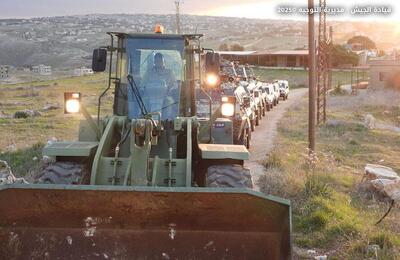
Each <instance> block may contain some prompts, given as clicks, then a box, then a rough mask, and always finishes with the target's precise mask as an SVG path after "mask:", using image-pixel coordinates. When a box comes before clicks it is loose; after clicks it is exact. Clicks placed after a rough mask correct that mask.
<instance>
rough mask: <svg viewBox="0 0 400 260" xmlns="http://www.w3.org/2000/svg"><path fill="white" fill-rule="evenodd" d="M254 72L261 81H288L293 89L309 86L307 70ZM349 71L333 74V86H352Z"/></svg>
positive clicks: (266, 69)
mask: <svg viewBox="0 0 400 260" xmlns="http://www.w3.org/2000/svg"><path fill="white" fill-rule="evenodd" d="M254 72H255V74H256V75H259V77H260V79H261V80H264V81H273V80H274V79H286V80H288V81H289V83H290V86H291V87H292V88H301V87H307V86H308V71H306V70H290V69H274V68H267V67H254ZM350 76H351V75H350V72H349V71H334V72H333V74H332V86H336V85H338V84H341V85H342V84H350V81H351V78H350Z"/></svg>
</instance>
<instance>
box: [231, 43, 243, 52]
mask: <svg viewBox="0 0 400 260" xmlns="http://www.w3.org/2000/svg"><path fill="white" fill-rule="evenodd" d="M230 49H231V51H244V47H243V46H242V45H240V44H239V43H234V44H232V45H231V48H230Z"/></svg>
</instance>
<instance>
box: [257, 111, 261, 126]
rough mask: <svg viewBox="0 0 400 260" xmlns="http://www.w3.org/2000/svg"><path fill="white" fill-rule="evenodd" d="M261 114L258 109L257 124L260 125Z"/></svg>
mask: <svg viewBox="0 0 400 260" xmlns="http://www.w3.org/2000/svg"><path fill="white" fill-rule="evenodd" d="M260 115H261V112H260V111H258V112H257V113H256V126H259V125H260Z"/></svg>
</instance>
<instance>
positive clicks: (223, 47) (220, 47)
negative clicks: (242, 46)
mask: <svg viewBox="0 0 400 260" xmlns="http://www.w3.org/2000/svg"><path fill="white" fill-rule="evenodd" d="M218 50H220V51H229V46H228V44H226V43H225V42H223V43H221V44H220V45H219V47H218Z"/></svg>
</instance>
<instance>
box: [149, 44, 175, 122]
mask: <svg viewBox="0 0 400 260" xmlns="http://www.w3.org/2000/svg"><path fill="white" fill-rule="evenodd" d="M143 80H144V92H145V95H144V96H145V97H147V98H145V99H148V100H147V102H146V103H147V104H148V106H149V108H150V110H151V111H152V112H154V111H160V112H161V115H162V118H163V119H171V118H172V117H173V115H174V114H176V113H177V103H178V99H179V90H178V86H177V81H176V77H175V74H174V72H173V71H172V70H171V69H169V68H166V67H165V61H164V55H163V54H162V53H159V52H158V53H156V54H155V55H154V66H153V67H152V68H151V69H149V70H148V71H146V73H145V75H144V77H143ZM150 97H151V98H150Z"/></svg>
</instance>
